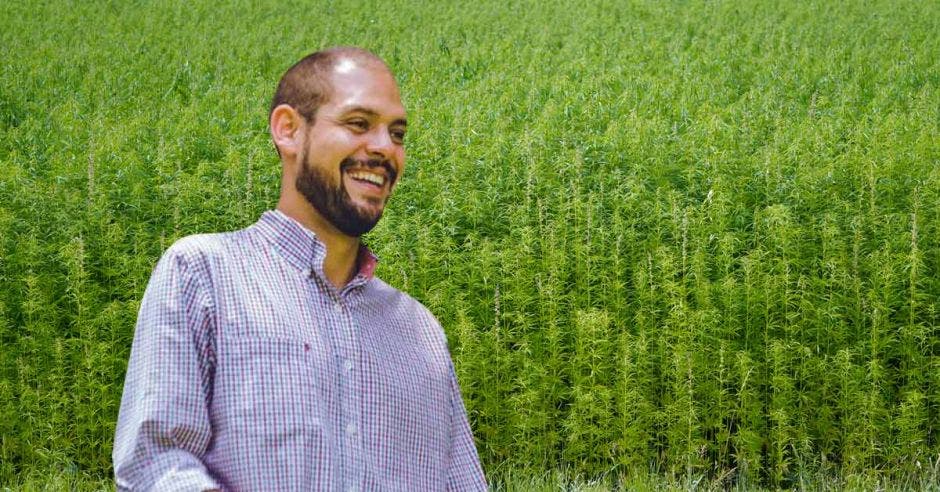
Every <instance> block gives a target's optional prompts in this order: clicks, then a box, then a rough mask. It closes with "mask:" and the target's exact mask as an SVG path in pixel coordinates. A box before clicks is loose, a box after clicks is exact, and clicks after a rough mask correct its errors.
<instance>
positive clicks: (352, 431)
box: [346, 423, 357, 436]
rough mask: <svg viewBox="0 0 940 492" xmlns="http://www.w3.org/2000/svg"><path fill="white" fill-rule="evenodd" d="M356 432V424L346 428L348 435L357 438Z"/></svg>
mask: <svg viewBox="0 0 940 492" xmlns="http://www.w3.org/2000/svg"><path fill="white" fill-rule="evenodd" d="M356 431H357V429H356V424H353V423H350V424H348V425H347V426H346V434H349V435H350V436H355V435H356Z"/></svg>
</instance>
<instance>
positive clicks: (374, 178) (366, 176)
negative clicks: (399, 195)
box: [349, 171, 385, 186]
mask: <svg viewBox="0 0 940 492" xmlns="http://www.w3.org/2000/svg"><path fill="white" fill-rule="evenodd" d="M349 177H351V178H353V179H360V180H362V181H368V182H370V183H372V184H375V185H378V186H382V185H384V184H385V176H382V175H380V174H372V173H367V172H362V171H359V172H356V171H353V172H350V173H349Z"/></svg>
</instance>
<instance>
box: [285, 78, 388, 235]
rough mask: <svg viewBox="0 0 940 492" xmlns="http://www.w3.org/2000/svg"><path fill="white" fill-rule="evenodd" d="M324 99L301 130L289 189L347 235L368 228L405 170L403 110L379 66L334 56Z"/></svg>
mask: <svg viewBox="0 0 940 492" xmlns="http://www.w3.org/2000/svg"><path fill="white" fill-rule="evenodd" d="M332 87H333V88H332V94H331V97H330V98H329V101H327V102H326V103H324V104H322V105H321V106H320V108H319V109H318V110H317V115H316V118H315V121H313V122H308V124H307V126H306V127H305V131H306V136H305V140H306V141H305V145H304V147H303V149H302V150H301V152H300V154H299V156H298V157H299V161H300V165H301V168H300V171H299V172H298V175H297V179H296V182H295V186H296V187H297V190H298V191H299V192H300V193H301V194H302V195H303V196H304V197H305V198H306V199H307V201H308V202H310V204H311V205H312V206H313V207H314V208H315V209H316V210H317V212H318V213H319V214H320V215H321V216H322V217H323V218H324V219H325V220H327V221H328V222H330V223H331V224H332V225H333V226H334V227H336V228H337V229H338V230H340V231H341V232H342V233H343V234H346V235H347V236H354V237H357V236H360V235H362V234H364V233H366V232H368V231H370V230H371V229H372V228H373V227H374V226H375V224H376V223H377V222H378V221H379V218H381V217H382V211H383V209H384V208H385V203H386V202H387V201H388V198H389V196H390V195H391V192H392V188H393V186H394V185H395V183H396V181H397V179H398V176H400V175H401V173H402V171H404V167H405V148H404V143H403V139H404V136H405V128H406V125H407V123H406V121H405V108H404V106H402V103H401V97H400V96H399V93H398V86H397V84H396V83H395V80H394V78H392V75H391V74H390V73H388V71H387V70H386V69H385V68H384V67H379V66H376V65H370V64H363V63H362V62H357V61H353V60H343V61H340V62H339V63H338V64H337V66H336V67H335V68H334V71H333V75H332Z"/></svg>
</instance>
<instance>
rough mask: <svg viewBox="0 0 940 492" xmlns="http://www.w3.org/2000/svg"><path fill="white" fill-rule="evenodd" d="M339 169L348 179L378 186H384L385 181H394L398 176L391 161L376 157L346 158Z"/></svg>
mask: <svg viewBox="0 0 940 492" xmlns="http://www.w3.org/2000/svg"><path fill="white" fill-rule="evenodd" d="M340 169H341V170H342V171H343V172H344V173H345V174H346V175H347V176H349V178H350V179H353V180H355V181H357V182H359V183H365V184H368V185H371V186H377V187H379V188H384V187H385V185H386V183H394V182H395V178H396V177H397V176H398V173H397V172H395V168H394V167H392V165H391V163H389V162H388V161H382V160H377V159H370V160H363V161H360V160H358V159H354V158H351V157H350V158H346V159H344V160H343V162H341V163H340Z"/></svg>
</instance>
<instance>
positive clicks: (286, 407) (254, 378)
mask: <svg viewBox="0 0 940 492" xmlns="http://www.w3.org/2000/svg"><path fill="white" fill-rule="evenodd" d="M229 343H230V344H231V345H230V347H229V350H230V355H231V357H232V361H233V362H234V364H233V366H234V367H237V368H239V370H240V372H241V375H240V376H239V377H238V378H237V380H236V381H235V388H234V389H235V391H234V392H233V393H234V394H235V395H237V398H236V401H234V402H233V407H234V410H235V415H234V417H235V418H236V419H237V420H239V421H240V423H242V424H243V425H245V428H244V430H245V431H247V432H249V433H252V434H257V433H261V434H271V433H277V434H281V433H285V432H288V433H290V432H291V431H295V430H303V431H311V430H316V429H318V428H319V427H320V426H321V420H320V419H321V410H322V407H323V405H322V402H321V400H322V396H323V395H321V391H322V389H323V388H322V386H323V384H321V382H320V381H321V379H322V378H323V377H324V376H326V375H325V374H322V370H323V369H324V367H326V366H325V365H324V364H321V363H319V361H320V360H321V359H323V358H324V357H323V356H324V354H322V353H319V352H318V347H315V346H313V343H312V342H309V341H304V340H297V339H291V338H273V337H238V338H234V339H230V340H229Z"/></svg>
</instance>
